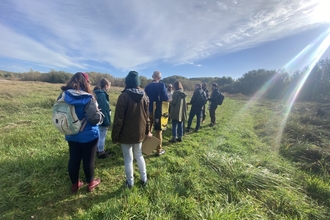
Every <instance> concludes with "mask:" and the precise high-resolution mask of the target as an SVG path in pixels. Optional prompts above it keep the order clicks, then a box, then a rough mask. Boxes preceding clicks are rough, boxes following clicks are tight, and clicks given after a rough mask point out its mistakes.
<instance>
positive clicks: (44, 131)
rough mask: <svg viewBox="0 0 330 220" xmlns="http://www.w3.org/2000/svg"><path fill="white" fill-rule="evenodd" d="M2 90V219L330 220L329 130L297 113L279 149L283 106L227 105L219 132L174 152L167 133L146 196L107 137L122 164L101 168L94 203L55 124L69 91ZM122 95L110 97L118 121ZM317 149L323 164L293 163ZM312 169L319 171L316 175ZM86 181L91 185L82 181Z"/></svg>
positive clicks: (151, 163)
mask: <svg viewBox="0 0 330 220" xmlns="http://www.w3.org/2000/svg"><path fill="white" fill-rule="evenodd" d="M0 86H1V88H2V89H1V92H0V119H1V121H0V124H1V126H0V150H1V152H2V153H1V154H0V167H1V169H0V178H1V181H0V188H1V189H2V193H1V194H0V219H329V218H330V215H329V214H328V213H329V208H330V185H329V175H328V162H327V160H325V158H326V152H327V150H329V145H328V143H329V140H330V138H329V137H328V136H327V130H326V129H325V128H324V127H322V128H321V127H318V126H319V123H323V124H324V125H326V124H325V122H324V120H318V119H317V118H315V117H313V116H311V114H307V113H306V114H307V115H309V117H305V116H304V115H303V114H302V113H301V112H298V113H296V111H298V110H297V109H296V110H294V111H293V113H292V114H293V116H292V117H290V119H289V120H288V122H287V127H286V128H285V131H284V135H283V139H282V142H281V145H280V148H278V146H277V145H276V144H275V142H276V137H275V136H276V135H274V134H276V132H277V129H278V126H279V122H280V120H281V117H282V116H281V113H280V104H278V103H276V102H271V101H265V100H264V101H260V102H257V103H256V104H255V105H252V106H249V107H248V108H246V106H245V105H246V103H247V100H245V99H239V98H237V97H229V96H228V97H226V99H225V101H224V104H223V106H220V107H219V108H218V109H217V125H216V126H215V127H208V126H207V124H208V123H209V122H210V121H209V120H210V119H209V117H207V120H206V122H205V124H202V129H201V130H200V131H199V132H198V133H194V132H189V133H186V135H185V136H184V138H183V142H181V143H176V144H170V143H169V142H168V140H169V139H170V138H171V132H170V128H169V129H168V130H166V131H165V132H164V135H163V136H164V140H163V146H164V148H165V149H166V154H165V155H163V156H161V157H155V156H154V155H150V156H146V157H145V159H146V163H147V172H148V179H149V182H148V186H147V187H145V188H143V187H142V186H140V184H139V175H138V169H137V166H136V165H135V171H136V172H135V174H134V175H135V178H136V185H135V187H134V188H133V189H131V190H129V189H126V188H125V187H124V185H123V183H124V180H125V174H124V166H123V157H122V153H121V148H120V146H119V145H114V144H112V143H111V135H110V133H111V132H109V133H108V136H107V140H106V149H108V150H112V151H113V152H114V153H115V155H114V156H113V157H112V158H109V159H105V160H96V169H95V176H96V177H100V178H101V179H102V183H101V184H100V185H99V187H97V188H96V189H95V190H94V191H93V192H92V193H87V192H86V188H85V187H84V188H82V189H81V190H79V191H78V193H77V195H71V194H70V193H69V190H70V186H71V184H70V180H69V177H68V173H67V163H68V157H69V156H68V146H67V143H66V141H65V140H64V137H63V136H62V135H61V134H60V133H59V132H58V131H57V130H56V129H55V127H54V126H53V125H52V122H51V107H52V104H53V102H54V100H55V99H56V97H57V96H58V94H59V92H60V86H61V85H54V84H47V83H36V82H19V81H1V82H0ZM120 91H121V90H120V88H112V89H111V91H110V99H111V105H112V106H111V108H112V110H113V112H114V110H115V108H114V105H115V102H116V99H117V97H118V95H119V94H120ZM297 106H298V105H297ZM303 106H306V105H303ZM298 107H299V106H298ZM298 107H297V108H298ZM309 109H312V108H311V107H310V108H309ZM306 118H307V119H306ZM194 125H195V124H193V127H194ZM324 125H323V126H324ZM310 126H311V127H312V128H314V129H312V128H311V127H310ZM316 127H317V129H316ZM321 131H322V135H319V133H320V132H321ZM308 132H310V133H313V134H314V135H316V136H317V137H318V139H317V140H318V142H316V141H315V140H316V139H315V137H314V136H313V135H310V136H308V137H311V138H310V139H308V138H306V134H307V133H308ZM303 135H305V136H304V138H302V136H303ZM312 146H314V148H313V149H314V150H315V149H316V150H317V151H318V152H320V153H319V155H321V159H319V160H316V162H315V161H314V160H312V159H310V160H308V161H307V162H305V163H304V160H303V159H294V158H296V156H297V155H300V156H299V157H298V158H303V157H302V156H301V155H306V152H310V151H307V150H306V149H311V147H312ZM293 148H294V149H293ZM307 155H308V154H307ZM310 158H312V157H310ZM322 158H323V159H322ZM314 163H316V164H318V166H319V169H316V170H313V169H311V168H310V167H313V166H316V165H314ZM80 176H81V178H82V179H84V175H83V172H82V171H81V175H80Z"/></svg>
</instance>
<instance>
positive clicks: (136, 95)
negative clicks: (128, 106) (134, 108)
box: [125, 88, 144, 102]
mask: <svg viewBox="0 0 330 220" xmlns="http://www.w3.org/2000/svg"><path fill="white" fill-rule="evenodd" d="M125 92H127V94H128V95H129V96H130V97H131V98H132V99H133V100H134V101H135V102H140V101H141V99H142V97H143V95H144V91H143V90H141V89H136V88H129V89H126V90H125Z"/></svg>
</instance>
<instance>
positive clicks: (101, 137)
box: [97, 126, 108, 152]
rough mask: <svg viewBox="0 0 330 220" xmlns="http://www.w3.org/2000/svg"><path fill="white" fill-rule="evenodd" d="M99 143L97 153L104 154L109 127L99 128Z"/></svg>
mask: <svg viewBox="0 0 330 220" xmlns="http://www.w3.org/2000/svg"><path fill="white" fill-rule="evenodd" d="M99 132H100V135H99V143H98V145H97V152H102V151H104V145H105V138H106V136H107V132H108V127H104V126H99Z"/></svg>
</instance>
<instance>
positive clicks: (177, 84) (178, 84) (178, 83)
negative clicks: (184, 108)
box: [173, 81, 183, 90]
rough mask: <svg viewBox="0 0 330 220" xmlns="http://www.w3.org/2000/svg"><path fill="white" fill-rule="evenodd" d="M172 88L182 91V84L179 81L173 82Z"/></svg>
mask: <svg viewBox="0 0 330 220" xmlns="http://www.w3.org/2000/svg"><path fill="white" fill-rule="evenodd" d="M173 87H174V89H175V90H179V89H183V87H182V84H181V82H179V81H175V82H174V83H173Z"/></svg>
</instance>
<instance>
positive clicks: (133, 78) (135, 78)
mask: <svg viewBox="0 0 330 220" xmlns="http://www.w3.org/2000/svg"><path fill="white" fill-rule="evenodd" d="M125 84H126V87H128V88H135V87H137V86H140V84H141V81H140V77H139V73H138V72H136V71H130V72H129V73H128V75H127V76H126V78H125Z"/></svg>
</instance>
